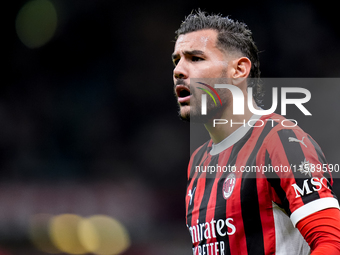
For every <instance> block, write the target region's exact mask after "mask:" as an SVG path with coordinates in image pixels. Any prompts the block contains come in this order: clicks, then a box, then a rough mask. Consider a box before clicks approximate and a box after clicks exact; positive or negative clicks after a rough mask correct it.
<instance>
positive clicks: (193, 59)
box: [191, 56, 204, 62]
mask: <svg viewBox="0 0 340 255" xmlns="http://www.w3.org/2000/svg"><path fill="white" fill-rule="evenodd" d="M202 60H204V58H201V57H197V56H192V57H191V61H193V62H197V61H202Z"/></svg>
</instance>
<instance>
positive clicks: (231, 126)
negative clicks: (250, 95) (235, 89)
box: [204, 100, 258, 144]
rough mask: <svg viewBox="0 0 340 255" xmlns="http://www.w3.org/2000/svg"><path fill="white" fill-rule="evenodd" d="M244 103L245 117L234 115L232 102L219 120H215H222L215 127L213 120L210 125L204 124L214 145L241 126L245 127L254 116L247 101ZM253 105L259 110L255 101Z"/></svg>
mask: <svg viewBox="0 0 340 255" xmlns="http://www.w3.org/2000/svg"><path fill="white" fill-rule="evenodd" d="M244 102H245V106H244V115H233V107H232V102H230V104H229V105H228V107H226V108H225V109H224V110H223V112H222V113H221V114H220V115H219V116H218V118H215V119H220V121H216V123H215V127H214V123H213V119H212V120H211V121H209V122H208V123H206V124H204V126H205V128H206V129H207V131H208V132H209V135H210V137H211V139H212V141H213V142H214V144H217V143H219V142H221V141H223V140H224V139H225V138H227V137H228V136H229V135H231V134H232V133H233V132H234V131H235V130H236V129H238V128H239V127H240V126H244V123H247V122H248V121H249V120H250V118H251V117H252V116H253V113H252V112H251V111H250V110H249V109H248V105H247V101H246V100H244ZM253 105H254V107H256V108H258V107H257V106H256V104H255V101H254V100H253ZM226 121H227V123H226ZM218 123H219V124H218ZM222 123H223V124H222Z"/></svg>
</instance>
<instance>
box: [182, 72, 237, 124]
mask: <svg viewBox="0 0 340 255" xmlns="http://www.w3.org/2000/svg"><path fill="white" fill-rule="evenodd" d="M179 82H180V81H179ZM198 82H203V83H205V84H209V85H210V86H212V87H213V86H214V85H213V84H230V82H229V81H228V79H227V78H214V79H191V81H190V83H191V84H192V85H191V86H190V93H191V97H190V105H188V104H187V103H183V104H180V105H179V111H178V115H179V117H180V119H181V120H183V121H188V122H191V123H203V124H204V123H208V122H209V121H211V120H212V119H218V118H219V116H221V114H222V112H223V111H224V109H225V108H226V107H227V106H228V104H229V102H230V96H231V93H230V91H229V90H226V89H216V92H217V94H218V95H219V96H220V98H221V101H222V104H221V103H220V102H219V100H217V97H216V95H215V94H214V93H212V95H213V97H214V98H215V101H216V104H215V102H214V100H213V99H212V98H211V97H210V96H209V95H207V103H206V109H207V110H206V115H202V99H201V97H202V94H205V92H203V91H202V90H201V89H198V88H197V87H204V86H196V84H197V85H199V83H198ZM179 84H182V83H179ZM194 84H195V86H194ZM176 85H177V84H176ZM187 108H190V110H189V109H187Z"/></svg>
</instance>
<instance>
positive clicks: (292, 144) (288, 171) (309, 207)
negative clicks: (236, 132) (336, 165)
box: [264, 128, 339, 226]
mask: <svg viewBox="0 0 340 255" xmlns="http://www.w3.org/2000/svg"><path fill="white" fill-rule="evenodd" d="M264 145H265V150H266V152H265V153H266V156H265V157H266V159H265V161H266V164H267V165H268V166H269V167H268V169H269V171H267V172H266V173H265V175H266V177H267V179H268V181H269V183H270V184H271V186H272V188H273V190H274V195H273V201H274V202H275V203H277V204H278V205H279V206H280V207H282V208H283V209H284V210H285V211H286V212H287V214H288V215H289V216H290V218H291V221H292V223H293V225H294V226H295V225H296V224H297V222H298V221H299V220H301V219H303V218H304V217H307V216H308V215H311V214H312V213H314V212H317V211H320V210H323V209H326V208H339V203H338V200H337V198H336V196H335V194H334V192H333V190H332V178H331V175H330V173H329V167H328V163H327V161H326V158H325V156H324V154H323V152H322V151H321V148H320V147H319V145H318V144H317V143H316V142H315V141H314V140H313V139H312V137H310V136H309V135H308V134H307V133H305V132H304V131H303V130H301V129H300V128H296V129H280V130H276V131H275V132H273V133H272V134H270V136H268V138H267V139H266V140H265V142H264Z"/></svg>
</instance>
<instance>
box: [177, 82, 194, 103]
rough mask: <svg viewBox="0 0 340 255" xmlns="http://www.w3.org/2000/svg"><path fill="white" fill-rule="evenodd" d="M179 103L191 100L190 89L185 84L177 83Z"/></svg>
mask: <svg viewBox="0 0 340 255" xmlns="http://www.w3.org/2000/svg"><path fill="white" fill-rule="evenodd" d="M175 92H176V95H177V97H178V102H179V103H185V102H189V101H190V95H191V94H190V89H189V88H188V87H187V86H184V85H177V86H176V89H175Z"/></svg>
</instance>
